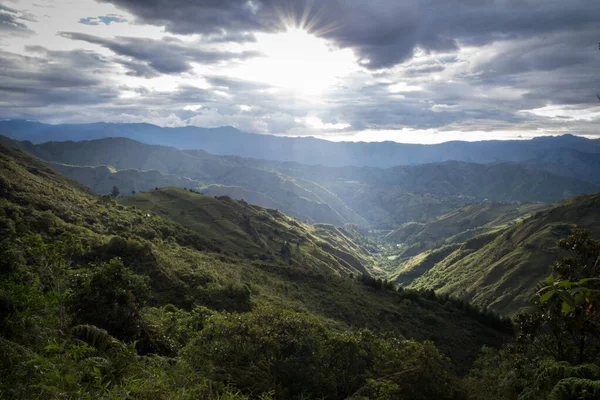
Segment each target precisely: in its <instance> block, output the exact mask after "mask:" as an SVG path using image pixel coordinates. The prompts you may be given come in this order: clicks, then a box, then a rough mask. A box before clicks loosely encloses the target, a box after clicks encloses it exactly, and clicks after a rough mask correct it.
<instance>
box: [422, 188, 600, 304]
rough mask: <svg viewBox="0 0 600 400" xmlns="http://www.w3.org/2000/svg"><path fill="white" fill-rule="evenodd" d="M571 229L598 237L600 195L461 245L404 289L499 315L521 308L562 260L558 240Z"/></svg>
mask: <svg viewBox="0 0 600 400" xmlns="http://www.w3.org/2000/svg"><path fill="white" fill-rule="evenodd" d="M574 227H580V228H584V229H589V230H590V231H591V233H592V236H593V237H595V238H598V237H600V194H594V195H587V196H580V197H575V198H573V199H569V200H567V201H565V202H563V203H561V204H559V205H558V206H555V207H553V208H550V209H548V210H545V211H541V212H538V213H536V214H534V215H533V216H531V217H528V218H526V219H525V220H524V221H523V222H521V223H519V224H516V225H514V226H512V227H510V228H508V229H505V230H503V231H500V232H497V235H495V236H489V235H488V236H487V237H475V238H472V239H471V240H470V241H467V242H466V243H465V244H463V245H462V246H461V247H460V248H458V249H456V250H455V251H453V252H452V253H450V254H449V255H447V256H446V257H444V258H443V259H442V260H440V261H437V262H436V263H435V264H434V265H431V266H430V267H431V268H430V269H428V270H427V271H422V275H421V276H419V277H417V278H416V279H415V280H414V281H412V283H411V284H410V286H411V287H415V288H432V289H435V290H438V291H440V292H442V293H450V294H454V295H459V296H463V297H465V298H467V299H470V300H472V301H473V302H474V303H475V304H478V305H485V306H489V307H490V308H492V309H494V310H497V311H502V312H514V311H516V310H518V309H519V308H521V307H524V306H525V305H526V304H527V302H528V299H529V296H531V293H532V291H533V289H534V287H535V285H536V284H537V283H538V282H540V281H541V280H542V279H544V278H545V277H547V276H548V273H549V266H550V265H551V264H552V263H553V261H554V260H556V259H558V258H560V256H561V255H562V254H561V253H560V252H559V250H558V248H557V247H556V241H557V240H558V239H561V238H564V237H566V236H568V234H569V233H570V232H571V231H572V229H573V228H574Z"/></svg>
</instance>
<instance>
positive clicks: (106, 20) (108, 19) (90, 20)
mask: <svg viewBox="0 0 600 400" xmlns="http://www.w3.org/2000/svg"><path fill="white" fill-rule="evenodd" d="M113 22H115V23H123V22H127V20H126V19H125V18H123V17H121V16H119V15H116V14H111V15H103V16H99V17H87V18H80V19H79V23H80V24H83V25H94V26H95V25H100V24H104V25H110V24H111V23H113Z"/></svg>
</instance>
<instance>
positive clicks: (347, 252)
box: [120, 187, 370, 275]
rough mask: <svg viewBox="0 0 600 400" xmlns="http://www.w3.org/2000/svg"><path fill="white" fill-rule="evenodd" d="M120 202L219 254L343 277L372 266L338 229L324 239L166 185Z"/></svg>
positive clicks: (266, 212) (287, 221)
mask: <svg viewBox="0 0 600 400" xmlns="http://www.w3.org/2000/svg"><path fill="white" fill-rule="evenodd" d="M120 203H121V204H125V205H128V206H135V207H136V208H138V209H141V210H145V211H151V212H153V213H156V214H159V215H163V216H165V217H167V218H170V219H172V220H174V221H175V222H177V223H179V224H181V225H182V226H185V227H187V228H189V229H191V230H193V231H194V232H196V233H198V234H199V235H200V236H201V237H203V238H204V239H205V240H207V241H208V242H209V243H212V244H214V245H215V247H217V248H219V249H220V250H221V251H225V252H228V253H230V254H235V255H239V256H242V257H244V258H247V259H251V260H262V261H272V262H283V263H287V264H290V265H296V266H301V267H306V266H310V267H314V268H316V269H319V270H328V269H333V270H334V271H337V272H339V273H342V274H344V275H348V274H351V273H352V274H357V273H366V272H367V269H366V265H368V264H369V263H370V260H369V259H368V256H367V255H366V254H364V253H362V252H361V248H360V247H359V246H358V245H357V244H355V243H353V242H352V241H351V240H350V239H349V238H347V237H345V236H344V235H343V234H341V233H339V231H337V230H336V232H337V235H335V236H333V237H332V236H328V237H327V239H328V240H327V241H326V240H323V239H322V238H320V237H319V235H318V228H316V227H314V226H310V225H306V224H303V223H301V222H300V221H297V220H295V219H292V218H289V217H287V216H286V215H284V214H282V213H281V212H279V211H277V210H273V209H265V208H261V207H258V206H254V205H251V204H248V203H246V202H245V201H237V200H233V199H231V198H229V197H218V198H213V197H210V196H205V195H202V194H199V193H195V192H190V191H187V190H183V189H180V188H174V187H167V188H162V189H159V190H152V191H150V192H144V193H136V194H135V195H132V196H127V197H123V198H121V199H120Z"/></svg>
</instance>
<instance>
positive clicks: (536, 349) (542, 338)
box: [469, 230, 600, 400]
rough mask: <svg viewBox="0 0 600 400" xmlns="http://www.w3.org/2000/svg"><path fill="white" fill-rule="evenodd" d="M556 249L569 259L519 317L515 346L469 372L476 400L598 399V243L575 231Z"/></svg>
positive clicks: (490, 353) (497, 352) (491, 352)
mask: <svg viewBox="0 0 600 400" xmlns="http://www.w3.org/2000/svg"><path fill="white" fill-rule="evenodd" d="M558 245H559V247H560V248H562V249H563V250H565V251H568V252H569V253H570V255H569V256H568V257H565V258H564V259H562V260H560V261H557V262H556V263H555V264H554V265H553V266H552V275H551V276H550V277H549V278H548V279H547V280H546V281H545V282H544V283H541V284H540V285H539V286H538V291H537V292H536V293H535V295H534V296H533V298H532V301H533V304H534V306H535V309H534V310H533V311H531V312H528V313H522V314H519V315H517V316H516V317H515V323H516V328H517V340H516V342H515V343H514V344H512V345H510V346H507V347H505V348H503V349H501V350H492V349H488V350H487V351H485V352H484V353H483V355H482V357H481V358H480V359H479V360H478V362H477V363H476V366H477V368H475V369H474V370H473V371H472V372H471V376H470V378H469V383H470V388H471V390H472V393H473V398H474V399H489V398H490V394H492V395H493V397H492V398H495V399H519V400H525V399H532V400H533V399H536V400H537V399H555V400H558V399H560V400H564V399H597V398H599V397H600V311H599V310H598V305H599V304H598V302H599V300H600V297H599V296H600V242H599V241H596V240H593V239H592V238H590V235H589V233H588V232H585V231H581V230H576V231H575V232H574V233H573V234H572V235H570V236H569V237H568V238H567V239H563V240H561V241H559V243H558Z"/></svg>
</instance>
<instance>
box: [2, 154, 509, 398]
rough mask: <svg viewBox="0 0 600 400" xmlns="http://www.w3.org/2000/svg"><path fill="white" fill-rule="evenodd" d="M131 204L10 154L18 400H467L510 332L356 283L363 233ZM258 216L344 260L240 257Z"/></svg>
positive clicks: (8, 250) (6, 308)
mask: <svg viewBox="0 0 600 400" xmlns="http://www.w3.org/2000/svg"><path fill="white" fill-rule="evenodd" d="M125 200H131V201H134V200H135V201H136V202H137V205H136V207H133V206H126V205H124V204H119V203H117V202H115V201H114V200H112V199H110V198H109V197H107V196H105V197H98V196H96V195H94V194H92V193H91V192H90V191H89V190H88V189H86V188H85V187H83V186H81V185H80V184H78V183H75V182H74V181H71V180H69V179H66V178H64V177H62V176H60V175H58V174H57V173H56V172H54V171H53V170H51V169H50V168H48V167H47V166H46V165H45V164H43V163H42V162H40V161H38V160H36V159H33V158H32V157H30V156H28V155H27V154H25V153H24V152H22V151H20V150H16V149H12V148H9V147H7V146H5V145H0V232H1V233H2V235H1V237H2V240H1V241H0V276H1V278H2V279H0V310H2V313H0V376H2V379H0V393H2V397H3V398H9V399H12V398H78V399H79V398H89V399H92V398H113V399H117V398H137V399H148V398H156V399H166V398H177V399H195V398H209V399H217V398H220V399H225V398H227V399H247V398H257V397H258V396H262V398H263V399H300V398H305V399H306V398H324V397H325V398H331V399H344V398H348V397H352V396H354V394H355V393H361V395H364V397H368V398H382V399H383V398H386V397H385V396H384V397H381V396H383V394H381V393H390V392H389V391H390V390H391V391H392V392H391V393H395V394H394V396H395V397H398V396H400V397H402V398H407V399H420V398H422V396H423V395H425V396H426V397H428V398H440V399H451V398H455V394H456V393H458V392H459V389H458V386H455V385H456V384H457V378H456V375H455V373H456V372H458V373H462V372H465V371H466V370H467V369H468V368H469V367H470V365H471V362H472V361H473V360H474V359H475V357H476V355H477V353H478V351H479V349H480V348H481V346H482V345H484V344H486V345H489V346H496V345H499V344H501V343H502V342H504V341H506V340H507V339H508V336H507V334H506V333H505V332H506V325H505V322H504V321H501V320H499V319H497V318H495V317H494V316H492V315H490V314H489V313H488V314H485V313H481V312H478V311H477V310H474V309H473V308H468V307H465V306H464V304H462V303H460V304H459V303H455V302H450V301H448V299H444V298H436V297H435V296H432V295H431V294H427V295H421V294H420V293H417V292H410V291H407V292H405V291H400V292H398V291H395V290H393V289H391V288H390V287H389V285H384V284H383V283H381V282H377V281H369V280H368V279H351V278H348V277H343V276H340V274H338V273H337V272H336V271H334V270H337V268H335V261H336V260H335V259H337V262H338V263H339V264H340V265H341V264H342V261H346V262H347V263H350V261H351V259H348V258H347V257H348V255H347V254H345V253H344V254H342V253H340V249H344V248H345V249H348V254H350V251H352V252H354V253H355V254H360V249H359V248H358V247H357V246H355V243H356V241H355V239H356V238H357V236H356V233H355V232H354V231H353V230H351V229H350V228H348V229H340V228H335V227H333V226H330V225H316V226H314V227H310V229H309V228H308V227H305V226H303V225H301V224H298V226H294V220H292V219H290V218H288V217H285V216H283V215H281V214H280V213H278V212H276V211H272V210H271V211H269V210H264V209H259V208H257V207H252V206H249V205H246V204H244V203H241V202H236V201H233V200H229V199H212V198H210V197H207V196H202V195H199V194H195V193H190V192H185V191H182V190H179V189H176V188H167V189H163V190H158V191H156V192H154V191H152V192H149V193H142V194H140V195H139V196H134V197H132V198H130V199H124V201H125ZM171 202H175V204H177V207H181V210H180V211H179V213H177V212H174V210H175V207H174V206H173V203H171ZM142 204H147V205H150V204H151V205H152V208H154V207H157V211H158V213H155V212H149V211H147V210H145V209H143V206H142ZM161 210H162V211H166V212H168V214H166V215H165V216H163V215H162V213H161ZM202 210H210V214H211V215H213V216H214V218H213V217H206V216H205V214H203V212H202ZM181 211H185V212H186V213H187V214H189V216H190V217H191V218H189V219H188V218H184V217H183V216H182V214H181ZM246 216H248V217H249V219H250V221H251V225H252V226H254V225H255V224H256V225H258V226H259V229H257V232H259V233H260V234H261V236H259V238H263V239H264V237H263V236H262V235H265V234H266V232H267V229H275V228H276V229H279V230H280V231H279V232H278V233H279V237H288V238H300V237H304V238H306V239H308V240H311V241H314V244H315V245H316V246H318V247H319V248H320V251H322V252H323V254H327V255H328V256H330V257H331V260H332V262H331V264H328V266H327V268H324V267H323V263H319V262H315V263H314V264H312V265H300V264H299V261H298V260H296V259H295V258H293V257H292V259H293V262H292V265H289V263H287V262H281V261H280V260H277V259H274V260H272V261H269V260H264V261H263V260H255V261H252V260H250V259H247V258H244V257H241V256H240V257H238V256H236V255H235V250H234V249H233V248H228V247H227V246H229V244H228V237H232V236H235V235H237V236H236V237H237V239H236V243H232V246H233V245H235V246H238V247H239V248H238V250H239V251H255V250H256V249H258V248H259V245H258V244H257V243H258V241H255V240H254V239H253V238H251V237H250V236H249V234H248V231H247V230H246V227H247V225H246V227H244V226H243V224H242V225H241V226H240V225H236V221H239V220H238V219H237V218H242V219H243V218H245V217H246ZM261 219H264V220H263V221H262V222H261V223H260V224H259V222H258V221H261ZM176 221H179V222H181V223H182V224H185V226H184V225H182V224H180V223H178V222H176ZM211 229H212V230H214V231H215V232H220V233H221V234H223V235H225V237H224V238H219V237H218V234H217V233H214V234H212V235H209V234H208V231H209V230H211ZM279 237H278V238H274V239H273V241H272V242H267V243H266V244H267V247H268V246H269V245H273V244H274V243H280V242H278V241H279V240H280V239H279ZM269 240H270V239H269ZM318 240H321V241H322V242H319V241H318ZM238 241H239V243H243V245H238V244H237V242H238ZM326 244H329V245H330V247H329V248H328V247H327V245H326ZM217 246H222V248H221V247H217ZM310 246H312V245H310ZM310 246H309V245H307V244H302V243H301V250H302V251H309V250H310V249H311V247H310ZM256 251H257V250H256ZM293 251H294V247H293V246H292V252H293ZM315 259H318V257H317V256H315ZM296 262H297V264H296V265H294V264H295V263H296ZM459 305H460V307H459ZM406 339H410V340H406ZM415 340H417V341H415ZM423 340H431V341H433V343H434V344H435V346H436V347H437V349H439V350H440V351H442V352H443V353H444V354H446V355H448V356H449V357H450V359H451V361H447V360H445V359H444V358H443V357H440V355H439V354H438V350H436V347H433V344H431V343H421V342H420V341H423ZM399 371H409V372H405V373H402V374H398V372H399ZM382 391H383V392H382ZM386 391H387V392H386ZM354 398H357V397H356V396H354Z"/></svg>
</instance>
